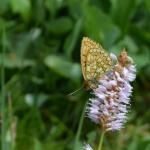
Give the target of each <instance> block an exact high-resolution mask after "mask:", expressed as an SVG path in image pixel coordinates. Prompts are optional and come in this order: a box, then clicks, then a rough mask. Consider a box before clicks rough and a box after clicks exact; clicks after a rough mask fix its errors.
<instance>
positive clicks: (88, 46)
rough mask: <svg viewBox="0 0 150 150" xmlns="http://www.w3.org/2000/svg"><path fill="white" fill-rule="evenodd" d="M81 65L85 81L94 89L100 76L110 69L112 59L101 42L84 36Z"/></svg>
mask: <svg viewBox="0 0 150 150" xmlns="http://www.w3.org/2000/svg"><path fill="white" fill-rule="evenodd" d="M81 66H82V72H83V77H84V80H85V82H86V83H87V85H88V86H89V88H91V89H93V88H96V87H97V83H98V80H99V79H100V77H102V75H104V74H105V73H106V72H107V71H108V70H110V68H111V66H112V60H111V58H110V56H109V55H108V54H107V53H106V52H105V50H104V49H103V48H102V47H101V46H100V45H99V44H97V43H96V42H94V41H92V40H90V39H89V38H87V37H84V38H83V40H82V46H81ZM96 82H97V83H96Z"/></svg>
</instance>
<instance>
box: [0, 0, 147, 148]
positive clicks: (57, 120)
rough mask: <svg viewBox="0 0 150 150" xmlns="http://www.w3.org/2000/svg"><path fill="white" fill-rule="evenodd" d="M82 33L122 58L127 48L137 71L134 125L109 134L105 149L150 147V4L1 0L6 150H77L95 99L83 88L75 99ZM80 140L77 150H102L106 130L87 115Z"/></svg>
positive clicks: (110, 0)
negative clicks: (92, 149)
mask: <svg viewBox="0 0 150 150" xmlns="http://www.w3.org/2000/svg"><path fill="white" fill-rule="evenodd" d="M3 27H4V28H5V32H6V38H5V41H4V40H3ZM83 36H88V37H90V38H92V39H94V40H96V41H98V42H100V43H101V45H102V46H103V47H104V48H105V49H107V50H108V51H109V52H114V53H116V54H118V53H119V52H120V50H121V49H122V48H124V47H125V48H126V49H127V51H128V53H129V55H130V56H131V57H133V59H134V61H135V63H136V65H137V69H138V70H137V79H136V81H135V82H134V83H133V84H134V85H133V86H134V89H133V91H134V92H133V96H132V101H131V104H132V107H131V112H130V113H129V121H128V123H127V124H126V125H125V129H123V130H121V131H120V132H117V133H109V134H107V135H106V137H105V138H104V150H106V149H107V150H108V149H111V150H149V149H150V127H149V125H150V124H149V118H150V109H149V108H150V78H149V75H150V1H149V0H125V1H121V0H45V1H43V0H0V39H1V40H0V47H1V48H0V68H1V69H2V65H4V67H5V87H4V88H5V93H6V95H5V100H6V106H5V110H6V119H5V121H6V122H5V126H6V137H5V140H6V143H7V147H6V149H5V150H20V149H22V150H27V149H28V150H54V149H56V150H72V149H74V143H75V139H76V137H77V136H76V134H77V128H78V125H79V120H80V116H81V114H82V110H83V109H84V105H85V103H86V101H87V100H88V98H89V95H88V92H86V91H84V90H81V91H80V92H78V93H76V94H74V95H72V96H68V94H69V93H71V92H73V91H75V90H76V89H78V88H80V87H81V86H82V83H83V79H82V73H81V69H80V45H81V39H82V37H83ZM3 46H5V49H6V51H5V56H3V54H2V49H3V48H2V47H3ZM3 59H4V62H3ZM0 76H1V77H2V73H1V75H0ZM2 82H3V81H2ZM0 99H1V100H2V96H1V98H0ZM0 104H1V105H2V101H1V103H0ZM95 129H96V130H95ZM13 135H14V136H13ZM78 135H80V137H79V138H80V139H78V141H76V144H77V145H76V149H78V150H79V149H82V148H81V147H82V143H84V141H87V142H89V143H90V144H91V145H92V146H93V147H96V145H97V143H98V141H99V136H100V133H99V128H98V127H97V126H95V125H94V124H93V123H91V122H90V121H89V119H87V118H85V119H84V121H83V127H82V129H81V132H80V133H78ZM15 136H16V138H15ZM1 140H2V139H1Z"/></svg>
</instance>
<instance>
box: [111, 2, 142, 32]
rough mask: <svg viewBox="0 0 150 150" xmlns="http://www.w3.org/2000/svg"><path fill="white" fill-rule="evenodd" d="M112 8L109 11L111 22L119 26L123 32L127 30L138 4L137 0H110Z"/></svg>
mask: <svg viewBox="0 0 150 150" xmlns="http://www.w3.org/2000/svg"><path fill="white" fill-rule="evenodd" d="M111 3H112V7H111V11H110V15H111V16H112V18H113V20H114V21H115V22H116V23H117V24H118V25H119V26H120V28H121V29H122V30H123V32H125V31H126V30H128V26H129V23H130V21H129V20H130V19H131V17H132V16H133V14H134V13H135V11H136V9H137V6H138V4H140V1H139V0H132V1H131V0H125V1H120V0H111Z"/></svg>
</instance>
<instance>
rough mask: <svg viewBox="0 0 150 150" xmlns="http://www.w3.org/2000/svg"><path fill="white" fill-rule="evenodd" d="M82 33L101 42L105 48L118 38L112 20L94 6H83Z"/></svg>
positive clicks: (116, 29)
mask: <svg viewBox="0 0 150 150" xmlns="http://www.w3.org/2000/svg"><path fill="white" fill-rule="evenodd" d="M84 16H85V20H84V27H85V28H84V31H85V33H86V35H88V36H89V37H91V38H93V39H95V40H97V41H99V42H102V43H103V44H104V46H107V48H108V47H109V46H110V45H112V44H113V43H114V42H115V41H116V40H117V39H118V38H119V37H120V30H119V28H118V27H117V26H115V25H114V24H113V23H112V20H111V19H110V18H109V16H107V15H106V14H104V13H103V12H102V11H101V10H100V9H98V8H97V7H95V6H87V5H85V6H84Z"/></svg>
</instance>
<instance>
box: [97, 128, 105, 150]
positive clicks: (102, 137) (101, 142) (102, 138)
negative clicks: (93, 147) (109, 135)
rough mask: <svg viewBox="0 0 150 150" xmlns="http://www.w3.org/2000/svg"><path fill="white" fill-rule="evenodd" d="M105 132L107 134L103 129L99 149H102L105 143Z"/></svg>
mask: <svg viewBox="0 0 150 150" xmlns="http://www.w3.org/2000/svg"><path fill="white" fill-rule="evenodd" d="M104 134H105V132H104V131H103V132H102V134H101V138H100V141H99V146H98V150H102V144H103V140H104Z"/></svg>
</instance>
